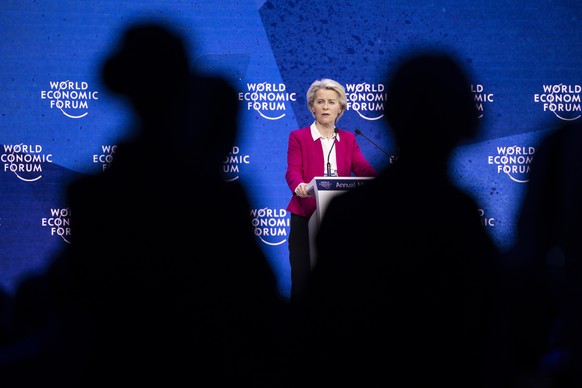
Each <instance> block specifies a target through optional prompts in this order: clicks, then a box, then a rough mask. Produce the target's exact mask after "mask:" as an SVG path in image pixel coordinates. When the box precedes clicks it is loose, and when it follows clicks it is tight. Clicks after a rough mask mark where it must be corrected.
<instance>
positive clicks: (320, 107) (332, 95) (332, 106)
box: [312, 89, 342, 125]
mask: <svg viewBox="0 0 582 388" xmlns="http://www.w3.org/2000/svg"><path fill="white" fill-rule="evenodd" d="M338 97H339V96H338V94H337V92H336V91H335V90H328V89H321V90H319V91H318V92H317V93H315V101H313V107H312V109H313V114H314V115H315V121H317V122H318V123H320V124H323V125H330V124H331V125H334V124H335V122H336V120H337V118H338V116H339V114H340V113H341V110H342V108H341V106H340V103H339V100H338Z"/></svg>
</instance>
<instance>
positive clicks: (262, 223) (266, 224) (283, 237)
mask: <svg viewBox="0 0 582 388" xmlns="http://www.w3.org/2000/svg"><path fill="white" fill-rule="evenodd" d="M251 218H252V224H253V228H254V230H255V236H257V237H258V238H259V240H261V242H262V243H263V244H266V245H281V244H284V243H285V242H286V241H287V232H288V230H289V215H288V213H287V210H285V209H271V208H268V207H264V208H262V209H251Z"/></svg>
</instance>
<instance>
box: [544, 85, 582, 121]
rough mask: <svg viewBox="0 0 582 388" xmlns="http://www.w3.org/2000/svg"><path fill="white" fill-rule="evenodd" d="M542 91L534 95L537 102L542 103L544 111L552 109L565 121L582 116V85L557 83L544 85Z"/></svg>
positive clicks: (551, 110)
mask: <svg viewBox="0 0 582 388" xmlns="http://www.w3.org/2000/svg"><path fill="white" fill-rule="evenodd" d="M542 90H543V92H542V93H536V94H534V96H533V99H534V102H535V103H536V104H541V106H542V109H543V110H544V112H546V111H550V112H552V113H553V114H554V115H556V117H557V118H559V119H560V120H564V121H573V120H577V119H579V118H580V117H581V112H582V107H581V105H580V94H581V92H582V86H580V85H571V84H570V85H569V84H557V85H542Z"/></svg>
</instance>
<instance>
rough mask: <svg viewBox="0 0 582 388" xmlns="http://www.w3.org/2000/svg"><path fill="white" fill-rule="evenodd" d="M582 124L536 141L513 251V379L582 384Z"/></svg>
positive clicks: (539, 385) (509, 350)
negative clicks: (536, 144) (581, 152)
mask: <svg viewBox="0 0 582 388" xmlns="http://www.w3.org/2000/svg"><path fill="white" fill-rule="evenodd" d="M581 147H582V124H581V123H580V122H568V123H563V124H562V125H560V126H559V127H558V128H555V129H552V130H551V131H550V132H549V133H548V134H547V135H546V136H545V137H544V138H543V139H542V140H541V142H540V143H539V146H538V147H536V152H535V154H534V159H533V162H532V164H531V170H530V174H529V182H528V185H527V189H526V193H525V196H524V199H523V202H522V204H521V208H520V213H519V218H518V228H517V239H516V243H515V245H514V246H513V247H512V249H511V250H510V251H509V252H508V253H507V255H506V256H507V259H506V262H507V266H508V267H507V268H508V271H509V272H508V273H509V276H508V279H507V281H506V285H507V289H506V291H505V294H506V295H507V299H506V300H507V302H508V303H507V305H506V306H507V309H506V317H509V318H510V319H508V322H509V323H510V326H509V327H510V329H509V331H508V332H509V333H510V334H509V336H508V338H507V340H506V345H507V347H506V348H505V352H506V354H510V355H511V356H512V357H511V358H510V360H511V362H510V364H509V366H508V368H507V370H506V372H507V373H508V374H507V376H506V377H507V380H506V386H512V387H518V388H526V387H535V388H545V387H551V388H570V387H572V388H573V387H581V386H582V239H581V238H582V224H581V222H580V220H582V157H581V155H580V148H581Z"/></svg>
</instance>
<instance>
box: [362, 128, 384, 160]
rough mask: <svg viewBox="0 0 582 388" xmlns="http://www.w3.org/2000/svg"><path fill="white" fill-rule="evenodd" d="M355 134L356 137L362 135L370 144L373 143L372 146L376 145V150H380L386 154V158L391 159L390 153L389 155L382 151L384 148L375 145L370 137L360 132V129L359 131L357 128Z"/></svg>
mask: <svg viewBox="0 0 582 388" xmlns="http://www.w3.org/2000/svg"><path fill="white" fill-rule="evenodd" d="M354 132H356V135H362V136H363V137H364V139H366V140H368V141H369V142H370V143H372V144H373V145H374V146H375V147H376V148H378V149H379V150H380V151H382V152H384V153H385V154H386V156H388V157H390V155H388V153H387V152H386V151H384V150H383V149H382V147H380V146H379V145H378V144H376V143H374V142H373V141H372V139H370V138H369V137H368V136H366V135H364V134H363V133H362V131H360V130H359V129H357V128H356V130H355V131H354Z"/></svg>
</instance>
